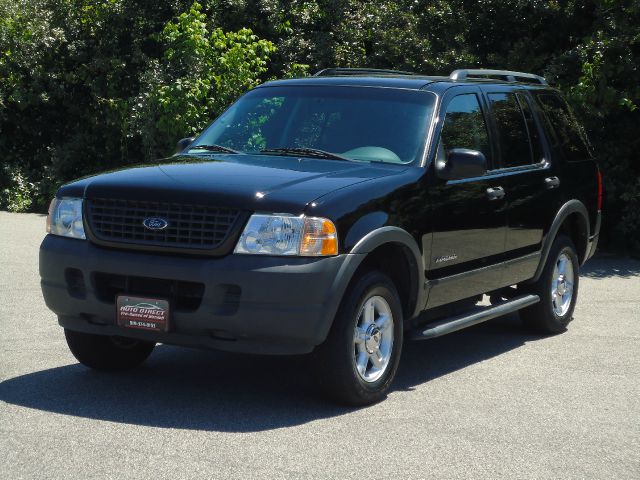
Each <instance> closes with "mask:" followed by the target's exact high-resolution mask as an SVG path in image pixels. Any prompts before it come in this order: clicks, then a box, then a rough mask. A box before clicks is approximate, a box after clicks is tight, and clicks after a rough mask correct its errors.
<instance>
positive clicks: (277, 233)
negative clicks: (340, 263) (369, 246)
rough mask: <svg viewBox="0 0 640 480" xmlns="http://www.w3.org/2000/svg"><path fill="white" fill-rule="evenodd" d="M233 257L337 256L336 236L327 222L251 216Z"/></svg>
mask: <svg viewBox="0 0 640 480" xmlns="http://www.w3.org/2000/svg"><path fill="white" fill-rule="evenodd" d="M234 253H247V254H257V255H299V256H303V257H318V256H325V255H337V253H338V235H337V234H336V227H335V226H334V225H333V222H332V221H331V220H328V219H326V218H319V217H305V216H304V215H303V216H299V217H295V216H293V215H280V214H273V215H262V214H255V215H252V216H251V218H250V219H249V222H248V223H247V226H246V227H245V228H244V231H243V232H242V235H241V236H240V240H238V245H236V249H235V251H234Z"/></svg>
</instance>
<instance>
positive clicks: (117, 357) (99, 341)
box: [64, 328, 156, 370]
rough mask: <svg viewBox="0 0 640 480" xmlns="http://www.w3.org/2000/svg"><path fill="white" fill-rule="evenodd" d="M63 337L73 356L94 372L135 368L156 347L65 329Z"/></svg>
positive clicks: (145, 343) (137, 341)
mask: <svg viewBox="0 0 640 480" xmlns="http://www.w3.org/2000/svg"><path fill="white" fill-rule="evenodd" d="M64 335H65V337H66V339H67V345H68V346H69V350H71V353H73V356H74V357H76V359H77V360H78V361H79V362H80V363H82V364H83V365H85V366H87V367H89V368H93V369H96V370H124V369H128V368H134V367H137V366H138V365H139V364H141V363H142V362H144V361H145V360H146V359H147V357H148V356H149V355H151V352H152V351H153V348H154V347H155V345H156V344H155V343H153V342H144V341H142V340H134V339H130V338H124V337H109V336H106V335H94V334H91V333H83V332H74V331H72V330H67V329H66V328H65V330H64Z"/></svg>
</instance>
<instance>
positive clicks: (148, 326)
mask: <svg viewBox="0 0 640 480" xmlns="http://www.w3.org/2000/svg"><path fill="white" fill-rule="evenodd" d="M169 313H170V305H169V300H168V299H166V298H149V297H136V296H133V295H127V294H124V293H122V294H118V295H116V322H117V324H118V325H119V326H120V327H123V328H130V329H134V330H146V331H151V332H168V331H169V323H170V322H169V320H170V315H169Z"/></svg>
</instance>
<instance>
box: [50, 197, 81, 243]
mask: <svg viewBox="0 0 640 480" xmlns="http://www.w3.org/2000/svg"><path fill="white" fill-rule="evenodd" d="M47 233H52V234H53V235H61V236H63V237H71V238H81V239H85V238H86V237H85V235H84V224H83V222H82V199H81V198H54V199H53V200H52V201H51V205H49V216H48V217H47Z"/></svg>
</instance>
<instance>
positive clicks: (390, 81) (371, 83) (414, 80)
mask: <svg viewBox="0 0 640 480" xmlns="http://www.w3.org/2000/svg"><path fill="white" fill-rule="evenodd" d="M442 80H448V77H427V76H421V75H387V74H381V75H376V74H365V75H348V76H346V75H336V76H323V77H304V78H291V79H286V80H274V81H271V82H267V83H264V84H263V85H264V86H282V85H327V86H331V85H333V86H358V87H388V88H406V89H411V90H420V89H422V88H424V87H425V86H427V85H429V84H431V83H433V82H436V81H442Z"/></svg>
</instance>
